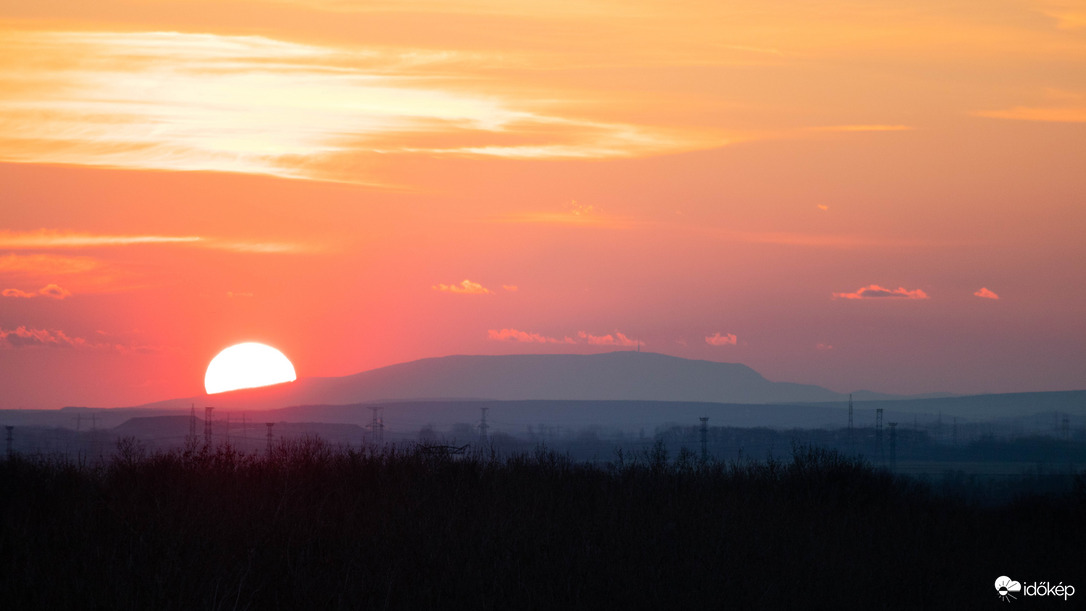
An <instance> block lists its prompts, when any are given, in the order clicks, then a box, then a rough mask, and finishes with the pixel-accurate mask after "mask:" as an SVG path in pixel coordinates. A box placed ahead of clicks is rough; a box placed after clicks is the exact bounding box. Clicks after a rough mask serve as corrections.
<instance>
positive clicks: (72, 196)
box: [0, 0, 1086, 408]
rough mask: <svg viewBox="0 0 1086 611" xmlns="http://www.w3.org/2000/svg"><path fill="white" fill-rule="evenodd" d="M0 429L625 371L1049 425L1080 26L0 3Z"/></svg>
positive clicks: (1072, 274) (1071, 259)
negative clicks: (1016, 408) (1036, 414)
mask: <svg viewBox="0 0 1086 611" xmlns="http://www.w3.org/2000/svg"><path fill="white" fill-rule="evenodd" d="M0 7H2V8H0V186H2V188H0V367H2V369H0V380H2V384H3V388H4V390H5V392H4V395H5V396H4V404H3V405H2V406H0V407H4V408H20V407H59V406H62V405H131V404H138V403H143V402H148V401H154V400H158V399H165V398H170V397H177V396H190V395H195V394H199V393H200V392H202V381H203V372H204V368H205V367H206V365H207V363H208V361H209V360H210V359H211V358H212V357H213V356H214V355H215V354H216V353H217V352H218V351H219V350H221V349H222V348H224V347H226V346H228V345H230V344H233V343H237V342H241V341H246V340H256V341H263V342H265V343H268V344H271V345H273V346H276V347H278V348H279V349H281V350H282V351H283V352H284V353H286V354H287V355H288V356H289V357H290V358H291V360H292V361H293V362H294V364H295V367H296V368H297V371H298V374H299V376H329V375H342V374H348V373H354V372H357V371H361V370H364V369H368V368H372V367H377V366H382V365H388V364H392V363H396V362H401V361H405V360H410V359H415V358H421V357H429V356H441V355H446V354H462V353H467V354H495V353H522V352H531V353H544V352H546V353H559V352H596V351H604V350H614V349H626V347H628V345H629V344H630V343H631V342H636V341H637V340H640V341H641V342H642V343H643V347H644V349H646V350H651V351H656V352H663V353H667V354H674V355H677V356H683V357H689V358H704V359H710V360H717V361H730V362H742V363H745V364H748V365H750V366H752V367H754V368H755V369H757V370H758V371H760V372H762V373H763V374H764V375H766V376H767V377H769V378H770V379H774V380H784V381H795V382H805V383H814V384H820V385H823V386H826V387H829V388H832V389H834V390H838V391H846V392H847V391H852V390H858V389H870V390H877V391H885V392H903V393H914V392H915V393H919V392H932V391H949V392H960V393H966V392H1010V391H1028V390H1059V389H1072V388H1074V389H1079V388H1086V317H1084V316H1083V314H1084V313H1086V309H1084V307H1083V303H1086V282H1083V280H1084V279H1086V278H1084V272H1083V270H1084V269H1086V240H1084V239H1083V238H1082V236H1083V235H1086V171H1084V170H1083V168H1086V4H1084V3H1083V2H1081V1H1069V0H1068V1H1062V0H975V1H967V0H963V1H959V2H946V1H945V0H942V1H935V0H918V1H916V2H908V3H901V2H889V1H882V0H865V1H863V2H818V3H813V2H801V1H798V0H793V1H778V0H766V1H763V2H757V3H720V2H694V1H691V2H675V1H670V2H659V1H623V2H619V1H617V0H615V1H600V2H593V1H590V0H589V1H579V2H565V1H555V0H551V1H548V2H542V1H534V0H533V1H527V2H516V1H510V0H505V1H502V2H498V1H496V0H495V1H490V0H476V1H473V2H455V1H448V2H412V3H403V2H387V3H382V2H365V3H361V2H349V1H332V0H328V1H325V2H320V1H318V2H312V1H309V2H301V1H297V2H295V1H290V0H279V1H274V0H264V1H261V0H252V1H215V2H211V1H207V2H201V1H195V2H193V1H189V2H159V1H141V2H135V1H115V0H104V1H101V2H94V3H85V2H70V1H64V0H55V1H39V2H33V3H31V2H8V1H6V0H5V1H3V2H2V3H0Z"/></svg>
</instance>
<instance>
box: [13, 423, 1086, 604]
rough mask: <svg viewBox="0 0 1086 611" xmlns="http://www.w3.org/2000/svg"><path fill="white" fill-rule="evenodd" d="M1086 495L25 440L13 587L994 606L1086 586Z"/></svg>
mask: <svg viewBox="0 0 1086 611" xmlns="http://www.w3.org/2000/svg"><path fill="white" fill-rule="evenodd" d="M1084 512H1086V491H1084V489H1083V486H1082V483H1081V481H1079V482H1077V483H1076V487H1075V490H1074V492H1072V493H1070V494H1068V495H1060V496H1044V497H1020V498H1017V499H1014V500H1008V501H1007V502H1005V503H1001V504H996V505H990V504H986V505H981V504H977V503H975V502H973V501H967V500H964V498H963V497H959V496H957V495H953V494H951V495H948V494H945V493H942V492H939V493H935V492H932V491H930V490H929V489H927V488H926V487H924V486H922V485H921V484H918V483H916V482H913V481H911V480H905V479H897V478H894V477H893V476H891V475H889V474H888V473H886V472H884V471H878V470H875V469H872V468H870V467H868V466H866V465H864V464H862V463H858V462H852V461H848V460H844V459H842V458H841V457H839V456H838V455H835V454H830V453H825V452H821V451H818V450H809V449H801V450H798V451H797V452H796V453H795V455H794V456H793V458H792V459H791V460H790V461H784V462H769V463H766V462H761V463H746V464H734V463H732V464H721V463H712V462H710V463H708V464H701V463H699V462H698V461H697V460H694V459H693V457H692V456H688V455H684V456H681V457H679V458H677V459H674V458H673V459H668V457H666V456H664V455H663V454H662V451H659V450H658V451H657V452H656V453H655V454H652V453H650V454H647V455H642V456H639V457H636V459H635V460H630V459H629V457H626V459H625V460H622V461H619V460H618V459H617V458H616V461H615V462H614V463H613V464H611V465H609V466H607V467H599V466H590V465H586V464H580V463H575V462H572V461H569V460H567V459H564V458H563V457H561V456H558V455H555V454H552V453H548V452H545V451H539V452H537V453H535V454H534V455H530V456H518V457H512V458H506V459H495V458H492V457H483V456H476V457H449V456H442V455H438V454H434V453H427V452H423V451H419V450H412V451H383V452H379V453H358V452H352V451H341V450H335V449H332V448H330V447H328V446H326V445H324V444H321V443H319V442H305V443H297V444H288V445H283V446H281V447H280V448H278V449H277V450H276V452H275V453H274V455H273V456H272V457H270V458H265V457H257V456H252V455H248V456H247V455H239V454H237V453H236V452H233V451H231V450H230V449H229V448H220V449H219V450H217V451H200V450H193V451H189V452H180V451H179V452H173V453H169V454H157V455H150V456H147V455H144V454H143V453H141V452H138V451H135V450H134V449H133V448H127V450H126V451H125V452H122V453H121V454H120V455H119V456H118V457H117V458H115V459H114V460H113V462H112V463H110V464H109V465H108V466H104V467H98V468H89V467H82V468H81V467H79V466H77V465H72V464H64V463H57V462H48V461H42V460H29V459H24V458H19V457H18V456H16V457H14V458H11V459H9V460H7V461H4V462H0V518H2V522H0V592H2V596H3V603H2V606H3V607H4V608H7V609H96V608H100V609H261V610H263V609H303V608H304V609H385V608H390V609H453V608H470V609H533V608H535V609H574V608H576V609H585V608H609V609H610V608H613V609H648V608H653V609H697V608H735V609H745V608H764V609H772V608H822V609H825V608H868V609H876V608H909V609H925V608H958V609H962V608H983V607H989V606H991V607H995V606H997V605H1003V604H1004V603H1003V602H1002V601H1000V600H999V599H998V598H997V595H996V591H995V589H994V587H993V583H994V581H995V579H996V578H997V577H999V576H1001V575H1009V576H1012V577H1013V578H1014V579H1016V580H1021V581H1022V582H1023V583H1026V582H1027V580H1028V581H1049V582H1051V583H1052V584H1053V585H1055V584H1056V583H1057V582H1062V583H1063V584H1074V585H1075V586H1080V587H1081V593H1076V595H1075V598H1081V597H1083V596H1086V519H1084V515H1086V514H1084ZM1017 602H1018V603H1020V604H1019V606H1026V607H1031V608H1035V607H1036V604H1033V605H1022V603H1037V602H1039V601H1037V600H1018V601H1017ZM1048 602H1050V603H1056V602H1057V601H1055V600H1049V601H1048ZM1060 605H1062V606H1064V607H1065V608H1071V607H1072V606H1075V601H1074V600H1073V599H1072V600H1070V601H1068V602H1066V603H1065V602H1064V601H1063V600H1059V601H1058V605H1057V606H1060Z"/></svg>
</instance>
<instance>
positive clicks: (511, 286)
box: [502, 284, 520, 293]
mask: <svg viewBox="0 0 1086 611" xmlns="http://www.w3.org/2000/svg"><path fill="white" fill-rule="evenodd" d="M502 288H503V289H505V290H506V291H509V292H510V293H515V292H517V291H519V290H520V287H519V286H517V285H515V284H503V285H502Z"/></svg>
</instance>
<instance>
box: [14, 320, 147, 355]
mask: <svg viewBox="0 0 1086 611" xmlns="http://www.w3.org/2000/svg"><path fill="white" fill-rule="evenodd" d="M98 335H99V336H100V337H99V339H98V340H89V339H87V338H85V337H78V336H74V335H69V334H68V333H66V332H64V331H62V330H60V329H37V328H33V327H27V326H25V325H20V326H18V327H15V328H14V329H4V328H0V349H24V348H70V349H80V350H84V349H85V350H110V351H114V352H119V353H121V354H137V353H149V352H159V351H160V350H161V348H160V347H157V346H152V345H147V344H140V343H135V342H132V341H127V340H122V341H116V340H117V338H113V340H114V341H110V338H109V337H108V334H106V333H104V332H102V331H99V332H98Z"/></svg>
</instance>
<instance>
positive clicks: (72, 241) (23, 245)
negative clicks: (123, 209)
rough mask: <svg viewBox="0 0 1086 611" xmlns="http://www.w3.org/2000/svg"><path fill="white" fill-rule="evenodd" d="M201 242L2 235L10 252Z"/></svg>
mask: <svg viewBox="0 0 1086 611" xmlns="http://www.w3.org/2000/svg"><path fill="white" fill-rule="evenodd" d="M201 240H202V238H199V237H196V236H162V235H97V234H89V233H78V232H64V231H50V230H46V229H42V230H39V231H26V232H16V231H0V248H4V249H8V250H46V249H65V248H95V247H103V246H132V245H137V244H193V243H198V242H200V241H201Z"/></svg>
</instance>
